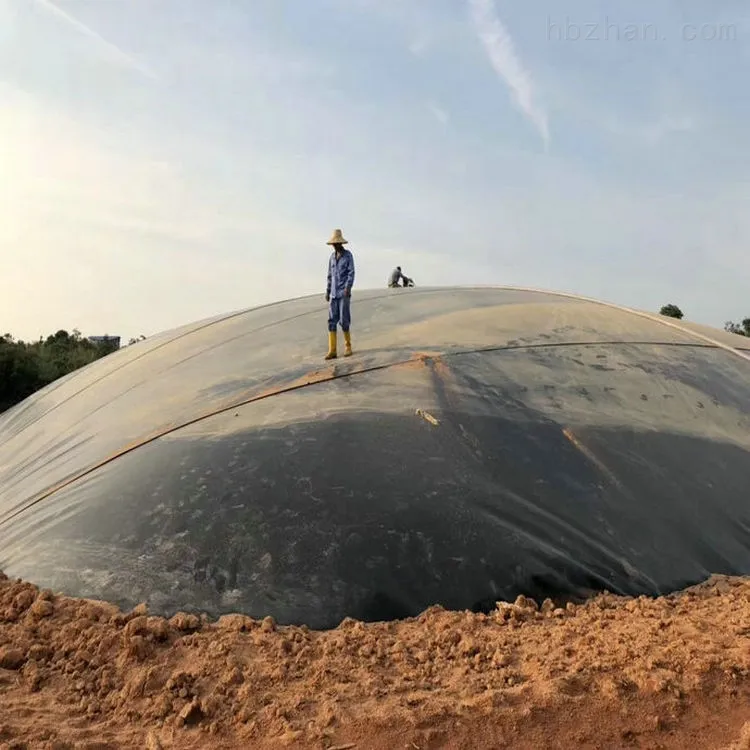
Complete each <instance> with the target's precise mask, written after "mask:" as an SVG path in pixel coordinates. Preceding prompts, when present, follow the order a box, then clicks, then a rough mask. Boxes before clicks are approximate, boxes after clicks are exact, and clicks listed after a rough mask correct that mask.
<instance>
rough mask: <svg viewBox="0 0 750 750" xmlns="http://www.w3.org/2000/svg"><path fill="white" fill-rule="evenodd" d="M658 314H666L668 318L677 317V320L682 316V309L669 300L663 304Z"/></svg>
mask: <svg viewBox="0 0 750 750" xmlns="http://www.w3.org/2000/svg"><path fill="white" fill-rule="evenodd" d="M659 315H666V316H667V317H668V318H677V319H678V320H680V319H682V318H683V317H684V316H683V313H682V310H680V308H679V307H677V305H673V304H672V303H671V302H670V303H669V304H668V305H664V306H663V307H662V308H661V310H659Z"/></svg>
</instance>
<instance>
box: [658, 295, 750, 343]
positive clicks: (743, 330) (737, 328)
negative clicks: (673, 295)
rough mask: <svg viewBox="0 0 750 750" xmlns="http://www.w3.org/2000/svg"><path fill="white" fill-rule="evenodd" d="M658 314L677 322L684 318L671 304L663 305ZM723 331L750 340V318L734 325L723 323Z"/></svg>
mask: <svg viewBox="0 0 750 750" xmlns="http://www.w3.org/2000/svg"><path fill="white" fill-rule="evenodd" d="M659 314H660V315H666V317H668V318H677V319H678V320H681V319H682V318H684V317H685V315H684V313H683V312H682V310H680V308H679V307H677V305H674V304H672V303H671V302H670V303H669V304H668V305H664V306H663V307H662V308H661V310H659ZM724 330H725V331H728V332H729V333H736V334H737V335H738V336H747V337H748V338H750V318H744V319H743V320H742V322H741V323H735V322H733V321H731V320H728V321H727V322H726V323H724Z"/></svg>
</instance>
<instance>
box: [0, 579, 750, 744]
mask: <svg viewBox="0 0 750 750" xmlns="http://www.w3.org/2000/svg"><path fill="white" fill-rule="evenodd" d="M0 578H2V579H1V580H0V747H1V748H16V749H20V748H24V747H26V748H37V747H38V748H50V749H52V748H54V749H55V750H63V749H64V748H88V749H89V750H94V749H95V748H99V749H103V748H123V747H139V748H142V747H148V748H151V749H152V750H153V749H155V748H164V749H165V750H166V749H167V748H191V747H196V748H197V747H212V748H213V747H216V748H235V747H253V748H271V747H288V746H292V747H311V748H332V747H338V748H352V749H354V748H356V750H362V749H363V748H373V750H375V749H379V748H389V749H390V748H410V749H411V750H413V749H414V748H416V749H417V750H427V749H428V748H429V749H433V748H442V747H445V748H449V747H450V748H453V747H455V748H458V747H467V748H469V747H471V748H480V749H481V748H490V747H492V748H500V747H509V748H510V747H512V748H514V749H521V748H541V747H547V746H549V747H563V748H564V747H581V748H595V747H596V748H605V747H606V748H609V747H612V748H615V747H644V748H645V747H650V748H665V749H666V748H675V749H676V748H680V749H682V748H685V747H691V748H716V749H717V750H730V748H731V750H740V748H750V724H749V725H748V726H746V727H745V728H744V729H743V725H744V723H745V722H750V701H748V696H749V695H750V689H749V688H750V679H749V678H748V670H750V580H747V579H731V578H723V577H722V578H713V579H711V581H709V582H707V583H706V584H702V585H701V586H698V587H695V588H693V589H689V590H687V591H685V592H682V593H680V594H676V595H673V596H667V597H662V598H659V599H648V598H645V597H641V598H639V599H627V598H619V597H614V596H611V595H608V594H604V595H601V596H598V597H596V598H595V599H593V600H591V601H590V602H588V603H586V604H585V605H573V604H568V605H567V606H566V607H565V608H564V609H563V608H558V607H556V606H555V604H554V603H553V602H551V601H549V600H547V601H545V602H544V603H542V604H541V606H539V605H537V604H536V603H535V602H533V601H531V600H528V599H524V598H523V597H520V598H519V599H518V600H517V601H516V602H515V603H514V604H499V605H498V608H497V609H496V610H495V611H494V612H493V613H492V614H490V615H482V614H471V613H464V612H447V611H444V610H442V609H440V608H432V609H430V610H428V611H426V612H425V613H423V614H422V615H421V616H419V617H417V618H414V619H410V620H405V621H399V622H392V623H375V624H363V623H360V622H355V621H353V620H345V621H344V622H342V623H341V624H340V626H339V627H338V628H336V629H335V630H331V631H326V632H313V631H310V630H308V629H306V628H304V627H301V628H297V627H277V626H276V624H275V623H274V622H273V620H271V619H268V618H267V619H265V620H262V621H256V620H252V619H250V618H248V617H244V616H241V615H232V616H228V617H224V618H221V619H220V620H219V621H217V622H208V621H207V620H206V619H205V618H203V619H200V618H198V617H196V616H194V615H188V614H180V615H177V616H175V617H173V618H172V619H171V620H165V619H163V618H160V617H152V616H149V613H148V612H147V611H146V608H145V607H138V608H136V609H135V610H134V611H132V612H129V613H123V612H120V611H119V610H118V609H116V608H115V607H113V606H111V605H108V604H105V603H102V602H93V601H86V600H75V599H69V598H66V597H62V596H56V595H54V594H52V592H49V591H39V590H38V589H37V588H36V587H34V586H32V585H31V584H28V583H24V582H22V581H11V580H8V579H5V578H4V577H1V576H0ZM3 743H4V744H3Z"/></svg>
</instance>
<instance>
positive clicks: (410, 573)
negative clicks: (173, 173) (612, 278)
mask: <svg viewBox="0 0 750 750" xmlns="http://www.w3.org/2000/svg"><path fill="white" fill-rule="evenodd" d="M420 292H421V290H420ZM354 302H355V305H354V315H355V316H357V315H359V329H357V328H354V327H353V331H354V344H355V350H356V351H357V354H356V356H355V357H353V358H351V359H350V360H347V361H340V362H335V363H333V364H331V365H326V364H325V363H322V362H321V361H320V355H321V350H320V347H321V346H323V347H324V346H325V325H324V324H325V311H321V309H320V304H319V301H314V300H310V299H307V300H300V301H294V302H291V303H287V304H284V305H277V306H270V307H268V308H260V309H259V310H257V311H249V312H247V313H242V314H238V315H235V316H233V317H232V318H228V319H223V320H221V319H215V320H214V321H213V322H210V323H209V325H205V324H204V325H202V326H198V327H196V328H190V327H186V328H185V329H182V333H181V334H180V335H179V336H177V337H171V338H170V336H163V337H161V342H160V343H159V342H157V343H155V342H154V341H150V342H148V343H149V344H150V347H151V348H150V349H148V350H147V349H146V347H145V346H143V347H142V345H140V344H139V345H137V346H134V347H130V348H129V349H128V350H124V351H122V352H119V353H117V354H115V355H112V357H111V358H109V357H108V358H105V359H104V360H101V361H100V362H98V363H95V364H94V365H93V366H91V367H89V368H86V370H85V371H82V372H81V373H80V383H76V380H77V377H73V378H70V379H69V380H68V381H67V382H66V383H64V384H58V387H57V388H54V387H51V388H50V389H47V392H46V393H40V394H37V395H36V396H35V397H32V398H31V399H30V400H28V402H25V403H24V404H22V405H19V407H17V409H15V410H12V411H11V412H9V413H8V414H6V415H4V416H3V417H0V478H1V479H2V485H1V486H2V495H1V496H0V497H1V498H2V500H1V502H0V568H3V569H5V570H6V572H7V573H8V574H10V575H18V576H22V577H24V578H27V579H29V580H32V581H34V582H36V583H38V584H39V585H42V586H48V587H51V588H53V589H55V590H61V591H64V592H66V593H68V594H71V595H77V596H92V597H97V598H103V599H108V600H111V601H114V602H116V603H118V604H121V605H122V606H133V605H135V604H137V603H139V602H141V601H146V602H148V604H149V606H150V607H151V609H152V611H154V612H161V613H163V614H166V615H170V614H172V613H174V612H176V611H178V610H187V611H206V612H208V613H209V614H211V615H213V616H217V615H220V614H223V613H227V612H236V611H240V612H245V613H247V614H250V615H252V616H255V617H261V616H265V615H268V614H270V615H273V616H274V617H275V618H276V619H277V620H278V621H279V622H282V623H285V622H292V623H306V624H308V625H310V626H311V627H328V626H331V625H335V624H336V623H338V622H339V621H340V620H341V619H342V618H343V617H345V616H353V617H358V618H362V619H385V618H391V617H402V616H408V615H414V614H417V613H419V612H420V611H421V610H423V609H424V608H425V607H427V606H430V605H431V604H435V603H440V604H443V605H444V606H447V607H452V608H473V609H482V608H487V607H491V606H492V605H493V604H494V602H495V601H496V600H497V599H501V598H505V599H507V598H513V597H514V596H515V595H517V594H518V593H525V594H528V595H532V596H537V597H543V596H548V595H552V596H558V597H559V596H564V597H567V596H574V597H579V596H586V595H588V594H589V593H590V592H592V591H596V590H601V589H603V588H606V589H608V590H610V591H615V592H620V593H627V594H641V593H644V594H655V593H664V592H666V591H670V590H674V589H676V588H680V587H682V586H684V585H687V584H690V583H692V582H696V581H699V580H701V579H703V578H705V577H706V576H707V575H710V574H711V573H729V574H746V573H748V572H750V570H748V569H749V568H750V554H749V552H750V536H749V535H748V528H750V527H749V526H748V521H749V520H750V519H748V506H749V505H750V503H748V500H749V499H750V495H749V490H748V488H750V364H748V363H747V362H746V361H743V360H741V359H740V358H737V357H733V356H732V354H731V353H728V352H726V351H723V350H721V349H715V348H710V347H707V346H705V345H703V344H701V343H700V342H698V343H696V341H695V340H694V339H692V338H691V337H690V336H689V335H687V334H685V335H684V336H683V334H681V333H680V332H677V331H673V330H670V329H668V328H666V327H663V326H660V325H659V324H658V323H653V322H650V321H645V320H642V319H638V318H635V317H634V316H632V315H627V314H625V313H619V312H613V311H610V310H604V309H602V308H597V307H596V306H592V305H589V304H583V303H577V302H570V301H566V300H561V299H560V298H556V297H554V295H535V294H530V293H509V292H503V291H497V290H462V291H460V292H459V291H450V292H447V291H440V292H434V291H433V292H422V293H421V294H412V293H411V290H409V292H408V293H407V294H401V295H400V296H399V293H398V292H397V293H395V294H388V295H372V296H371V297H370V298H369V299H367V298H363V299H359V300H358V299H356V298H355V300H354ZM274 320H276V321H278V322H276V323H274ZM357 321H358V319H357V317H355V326H356V325H357ZM482 322H483V325H482ZM358 330H359V333H357V331H358ZM321 331H322V333H321ZM389 336H390V340H391V342H392V345H391V346H390V347H388V346H386V345H385V342H387V341H388V339H389ZM165 342H166V343H165ZM146 343H147V342H143V344H146ZM139 347H141V353H139V351H138V350H139ZM120 355H123V356H120ZM118 357H119V359H120V363H119V364H117V363H116V362H115V360H116V359H117V358H118ZM107 360H109V361H107ZM115 365H117V366H115ZM211 413H212V415H211V416H208V415H209V414H211ZM180 425H184V426H182V427H180ZM155 435H156V437H154V436H155ZM159 435H161V436H159ZM124 446H125V447H126V448H127V449H126V450H123V447H124ZM128 446H129V447H128ZM115 456H116V457H115ZM96 467H98V468H96ZM55 487H59V489H57V490H55V489H54V488H55ZM9 488H10V489H9Z"/></svg>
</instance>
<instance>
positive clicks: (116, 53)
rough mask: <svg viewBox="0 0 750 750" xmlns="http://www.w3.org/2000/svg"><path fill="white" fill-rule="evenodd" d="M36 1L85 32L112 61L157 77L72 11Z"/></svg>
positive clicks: (43, 1)
mask: <svg viewBox="0 0 750 750" xmlns="http://www.w3.org/2000/svg"><path fill="white" fill-rule="evenodd" d="M34 2H35V3H36V4H37V5H38V6H40V7H41V8H44V9H45V10H46V11H48V12H49V13H52V14H53V15H54V16H56V17H57V18H59V19H60V20H62V21H64V22H65V23H66V24H68V25H69V26H71V27H72V28H74V29H75V30H76V31H78V32H79V33H80V34H83V35H84V36H86V37H87V38H88V39H90V40H92V41H93V42H94V43H95V44H96V45H97V47H98V48H99V49H100V50H101V51H102V52H104V53H105V54H106V56H107V57H108V58H109V60H110V61H111V62H113V63H115V64H118V65H123V66H125V67H126V68H130V69H131V70H136V71H138V72H139V73H141V74H142V75H144V76H146V77H147V78H151V79H156V75H155V74H154V73H153V72H152V71H151V70H150V69H149V68H147V67H146V66H145V65H143V63H141V62H139V61H138V60H136V59H135V58H134V57H132V56H131V55H128V54H127V53H126V52H123V50H121V49H120V48H119V47H118V46H117V45H115V44H112V42H109V41H107V40H106V39H105V38H104V37H103V36H102V35H101V34H99V33H98V32H97V31H94V29H92V28H91V27H90V26H87V25H86V24H85V23H83V22H82V21H80V20H79V19H77V18H76V17H75V16H72V15H71V14H70V13H67V12H66V11H64V10H63V9H62V8H60V7H59V6H58V5H56V4H55V3H54V2H52V0H34Z"/></svg>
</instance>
